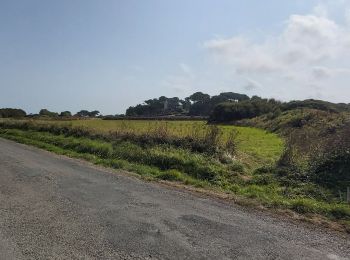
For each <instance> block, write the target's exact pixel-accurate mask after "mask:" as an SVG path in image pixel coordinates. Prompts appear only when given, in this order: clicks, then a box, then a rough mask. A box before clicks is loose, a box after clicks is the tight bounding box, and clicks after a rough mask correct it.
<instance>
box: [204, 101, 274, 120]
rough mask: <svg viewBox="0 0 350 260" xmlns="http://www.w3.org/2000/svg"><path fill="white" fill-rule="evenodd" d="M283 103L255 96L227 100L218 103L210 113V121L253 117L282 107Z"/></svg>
mask: <svg viewBox="0 0 350 260" xmlns="http://www.w3.org/2000/svg"><path fill="white" fill-rule="evenodd" d="M280 107H281V103H280V102H278V101H276V100H274V99H261V98H259V99H258V98H254V99H252V100H244V101H241V102H225V103H220V104H218V105H217V106H216V107H215V108H214V110H213V112H212V113H211V115H210V121H215V122H230V121H235V120H240V119H245V118H253V117H256V116H260V115H263V114H267V113H270V112H274V111H276V110H278V109H280Z"/></svg>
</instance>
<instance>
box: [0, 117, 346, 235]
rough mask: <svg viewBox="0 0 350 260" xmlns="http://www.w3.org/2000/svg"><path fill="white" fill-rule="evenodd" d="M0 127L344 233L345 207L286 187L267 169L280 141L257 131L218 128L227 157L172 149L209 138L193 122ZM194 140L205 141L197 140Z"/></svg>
mask: <svg viewBox="0 0 350 260" xmlns="http://www.w3.org/2000/svg"><path fill="white" fill-rule="evenodd" d="M29 121H30V122H29ZM0 123H1V124H0V136H1V137H4V138H8V139H11V140H14V141H17V142H21V143H25V144H29V145H34V146H37V147H40V148H43V149H46V150H49V151H52V152H55V153H58V154H65V155H68V156H71V157H76V158H83V159H85V160H88V161H91V162H93V163H95V164H99V165H104V166H107V167H111V168H115V169H125V170H128V171H130V172H134V173H137V174H139V175H140V176H143V177H144V178H150V179H161V180H168V181H177V182H180V183H183V184H186V185H192V186H196V187H202V188H210V189H214V190H216V191H219V192H225V193H229V194H236V195H238V196H241V197H242V198H244V199H243V203H246V202H248V203H251V202H253V203H257V204H258V205H263V206H265V207H269V208H280V209H288V210H292V211H295V212H298V213H301V214H304V215H308V214H309V215H310V214H311V215H310V216H311V217H312V216H313V215H314V214H316V215H317V216H320V215H322V219H325V220H327V219H328V220H336V221H338V222H339V223H341V225H344V226H345V228H348V229H349V228H350V207H349V206H348V205H346V204H344V203H342V202H339V201H338V200H337V198H336V197H334V196H333V195H332V194H330V193H329V192H328V191H327V190H325V189H321V187H319V186H317V185H315V184H313V183H309V182H299V181H292V180H289V179H288V180H289V182H288V183H286V182H285V180H284V179H283V178H282V177H283V176H279V175H278V174H277V173H276V171H275V167H274V166H275V165H274V164H275V163H276V162H277V161H278V159H279V158H280V156H281V155H282V154H283V151H284V142H283V140H282V139H281V138H280V137H279V136H278V135H276V134H272V133H268V132H266V131H264V130H260V129H256V128H251V127H236V126H218V127H219V130H220V131H219V132H220V133H221V134H219V135H218V138H220V140H219V141H221V142H225V140H227V139H229V138H230V135H232V133H234V136H235V137H234V140H235V142H234V145H235V146H236V149H235V151H234V153H233V154H230V156H229V157H226V156H225V154H226V150H224V152H223V151H221V152H220V151H219V152H215V153H210V152H205V151H204V152H202V151H195V150H191V149H188V148H187V146H185V147H184V146H178V145H174V143H173V142H172V140H177V141H178V140H181V139H184V140H185V141H186V140H188V139H186V138H182V137H186V136H190V137H194V136H200V135H206V134H208V133H210V128H211V126H208V125H207V124H206V123H205V122H200V121H194V122H191V121H128V120H116V121H108V120H99V119H94V120H71V121H59V120H0ZM164 131H165V132H164ZM129 132H130V133H133V134H136V135H142V134H145V133H146V135H144V136H145V137H146V138H154V136H155V135H157V134H164V133H166V134H165V135H164V136H163V137H162V138H161V139H160V140H161V142H145V139H142V138H138V137H135V135H124V134H125V133H129ZM117 133H118V134H117ZM147 133H149V135H147ZM170 136H177V137H179V139H172V138H171V137H170ZM125 137H126V138H125ZM196 140H197V141H199V142H202V141H204V142H205V141H206V139H201V138H199V139H196ZM186 142H187V141H186ZM218 147H221V146H218Z"/></svg>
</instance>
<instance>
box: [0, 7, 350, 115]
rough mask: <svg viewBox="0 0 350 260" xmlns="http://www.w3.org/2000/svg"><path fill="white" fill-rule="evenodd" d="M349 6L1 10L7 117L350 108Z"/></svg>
mask: <svg viewBox="0 0 350 260" xmlns="http://www.w3.org/2000/svg"><path fill="white" fill-rule="evenodd" d="M349 82H350V0H283V1H281V0H265V1H261V0H245V1H241V0H176V1H172V0H137V1H136V0H123V1H122V0H103V1H101V0H74V1H72V0H60V1H56V0H0V107H17V108H23V109H25V110H26V111H27V112H28V113H38V111H39V110H40V109H41V108H46V109H49V110H51V111H57V112H60V111H64V110H70V111H72V112H77V111H79V110H81V109H88V110H95V109H96V110H99V111H101V112H102V113H103V114H119V113H124V112H125V109H126V108H127V107H128V106H130V105H135V104H137V103H141V102H142V101H144V100H146V99H150V98H155V97H159V96H163V95H164V96H168V97H173V96H178V97H180V98H184V97H186V96H189V95H190V94H192V93H194V92H196V91H202V92H205V93H208V94H210V95H215V94H219V93H220V92H227V91H232V92H238V93H245V94H248V95H250V96H252V95H259V96H262V97H267V98H276V99H279V100H282V101H288V100H294V99H307V98H314V99H323V100H328V101H332V102H344V103H350V86H349V84H348V83H349Z"/></svg>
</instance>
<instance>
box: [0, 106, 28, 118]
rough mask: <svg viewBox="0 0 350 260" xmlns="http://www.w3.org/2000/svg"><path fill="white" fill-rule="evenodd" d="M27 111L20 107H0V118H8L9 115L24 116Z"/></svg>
mask: <svg viewBox="0 0 350 260" xmlns="http://www.w3.org/2000/svg"><path fill="white" fill-rule="evenodd" d="M26 115H27V113H26V112H25V111H24V110H22V109H17V108H1V109H0V118H1V117H2V118H9V117H15V118H20V117H25V116H26Z"/></svg>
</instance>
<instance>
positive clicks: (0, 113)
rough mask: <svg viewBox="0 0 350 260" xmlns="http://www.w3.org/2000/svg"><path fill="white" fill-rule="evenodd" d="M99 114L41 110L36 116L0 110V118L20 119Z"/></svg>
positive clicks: (22, 111) (18, 111)
mask: <svg viewBox="0 0 350 260" xmlns="http://www.w3.org/2000/svg"><path fill="white" fill-rule="evenodd" d="M100 115H101V113H100V111H98V110H93V111H88V110H80V111H79V112H77V113H76V114H72V113H71V112H70V111H62V112H60V113H57V112H52V111H49V110H48V109H46V108H43V109H41V110H40V111H39V113H38V114H29V115H28V114H27V113H26V112H25V111H24V110H23V109H18V108H1V109H0V118H22V117H34V118H35V117H50V118H51V117H52V118H55V117H57V118H69V117H86V118H89V117H98V116H100Z"/></svg>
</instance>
